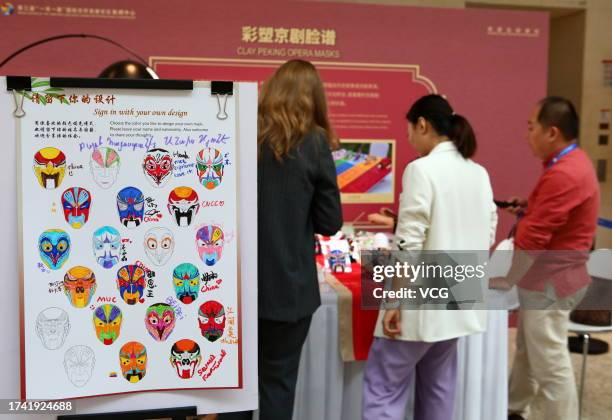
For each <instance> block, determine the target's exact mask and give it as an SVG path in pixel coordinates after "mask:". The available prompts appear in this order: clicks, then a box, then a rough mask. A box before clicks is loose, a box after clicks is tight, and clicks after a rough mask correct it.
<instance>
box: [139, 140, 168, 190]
mask: <svg viewBox="0 0 612 420" xmlns="http://www.w3.org/2000/svg"><path fill="white" fill-rule="evenodd" d="M142 169H143V171H144V174H145V175H146V177H147V179H148V180H149V182H150V183H151V185H153V186H154V187H156V188H160V187H163V186H164V185H166V183H167V182H168V180H169V179H170V177H171V175H172V156H171V155H170V152H168V151H167V150H165V149H151V150H149V151H148V152H147V153H146V154H145V156H144V161H143V163H142Z"/></svg>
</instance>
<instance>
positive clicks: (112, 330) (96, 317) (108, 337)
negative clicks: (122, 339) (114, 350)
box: [93, 303, 123, 346]
mask: <svg viewBox="0 0 612 420" xmlns="http://www.w3.org/2000/svg"><path fill="white" fill-rule="evenodd" d="M122 321H123V314H122V313H121V309H119V307H118V306H115V305H111V304H109V303H106V304H104V305H100V306H98V307H97V308H96V309H95V310H94V313H93V324H94V329H95V331H96V337H98V340H100V342H101V343H102V344H104V345H105V346H110V345H111V344H113V343H114V342H115V341H116V340H117V338H119V333H120V332H121V322H122Z"/></svg>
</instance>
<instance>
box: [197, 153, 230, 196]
mask: <svg viewBox="0 0 612 420" xmlns="http://www.w3.org/2000/svg"><path fill="white" fill-rule="evenodd" d="M224 166H225V165H224V162H223V154H222V153H221V151H219V150H217V149H215V148H212V147H208V148H206V149H202V150H200V152H199V153H198V156H197V158H196V169H197V172H198V178H199V179H200V183H201V184H202V185H204V187H206V188H207V189H209V190H214V189H215V188H217V187H218V186H219V185H220V184H221V181H222V180H223V168H224Z"/></svg>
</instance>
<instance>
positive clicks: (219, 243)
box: [196, 225, 225, 266]
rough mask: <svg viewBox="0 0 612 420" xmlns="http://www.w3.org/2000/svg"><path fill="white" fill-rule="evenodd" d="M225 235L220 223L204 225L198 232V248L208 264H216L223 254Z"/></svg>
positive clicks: (201, 258) (203, 259)
mask: <svg viewBox="0 0 612 420" xmlns="http://www.w3.org/2000/svg"><path fill="white" fill-rule="evenodd" d="M224 246H225V235H224V234H223V230H222V229H221V227H220V226H218V225H204V226H202V227H200V228H199V229H198V231H197V232H196V248H197V250H198V255H199V256H200V260H202V262H203V263H204V264H206V265H208V266H213V265H215V264H216V263H217V262H218V261H219V260H220V259H221V255H222V254H223V247H224Z"/></svg>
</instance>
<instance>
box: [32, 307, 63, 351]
mask: <svg viewBox="0 0 612 420" xmlns="http://www.w3.org/2000/svg"><path fill="white" fill-rule="evenodd" d="M69 332H70V319H69V318H68V313H67V312H66V311H64V310H63V309H60V308H56V307H51V308H47V309H44V310H42V311H40V313H39V314H38V316H37V317H36V335H37V336H38V338H40V341H41V343H42V345H43V346H44V347H45V348H46V349H47V350H57V349H59V348H60V347H62V346H63V345H64V342H65V341H66V337H67V336H68V333H69Z"/></svg>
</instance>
